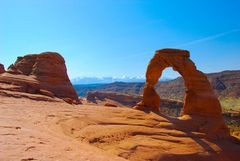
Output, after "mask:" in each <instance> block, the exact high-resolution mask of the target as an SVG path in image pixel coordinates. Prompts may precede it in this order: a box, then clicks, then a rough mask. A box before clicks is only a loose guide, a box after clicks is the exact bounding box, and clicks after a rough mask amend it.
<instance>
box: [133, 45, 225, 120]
mask: <svg viewBox="0 0 240 161" xmlns="http://www.w3.org/2000/svg"><path fill="white" fill-rule="evenodd" d="M189 57H190V54H189V52H188V51H186V50H178V49H162V50H158V51H156V53H155V55H154V57H153V58H152V59H151V61H150V63H149V64H148V67H147V72H146V85H145V88H144V93H143V100H142V101H141V102H140V103H138V105H137V106H136V108H137V109H148V110H151V111H155V112H158V111H159V106H160V97H159V96H158V94H157V93H156V91H155V89H154V87H155V85H156V84H157V83H158V80H159V78H160V77H161V74H162V72H163V70H164V69H165V68H167V67H172V68H173V70H175V71H177V72H178V73H179V74H181V75H182V77H183V79H184V82H185V86H186V94H185V103H184V111H183V114H188V115H200V116H220V115H221V105H220V103H219V101H218V99H217V97H216V96H215V94H214V91H213V89H212V87H211V85H210V83H209V81H208V79H207V77H206V76H205V74H204V73H202V72H201V71H199V70H197V68H196V66H195V64H194V63H193V62H192V61H191V59H190V58H189Z"/></svg>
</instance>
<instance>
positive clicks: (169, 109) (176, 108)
mask: <svg viewBox="0 0 240 161" xmlns="http://www.w3.org/2000/svg"><path fill="white" fill-rule="evenodd" d="M155 90H156V92H157V94H158V95H159V97H160V108H159V110H160V112H161V113H163V114H165V115H167V116H170V117H179V116H181V114H182V110H183V105H184V97H185V84H184V80H183V78H182V76H181V75H180V74H179V73H178V72H177V71H174V70H173V68H172V67H166V68H165V69H163V71H162V74H161V76H160V78H159V83H158V84H157V85H156V86H155Z"/></svg>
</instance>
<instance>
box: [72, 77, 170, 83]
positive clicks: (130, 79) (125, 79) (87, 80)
mask: <svg viewBox="0 0 240 161" xmlns="http://www.w3.org/2000/svg"><path fill="white" fill-rule="evenodd" d="M167 80H170V79H169V78H162V79H161V81H167ZM71 82H72V84H105V83H113V82H129V83H130V82H145V77H139V76H137V77H127V76H122V77H77V78H74V79H71Z"/></svg>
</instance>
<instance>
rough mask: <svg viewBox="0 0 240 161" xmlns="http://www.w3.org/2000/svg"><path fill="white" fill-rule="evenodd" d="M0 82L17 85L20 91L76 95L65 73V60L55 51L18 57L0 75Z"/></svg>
mask: <svg viewBox="0 0 240 161" xmlns="http://www.w3.org/2000/svg"><path fill="white" fill-rule="evenodd" d="M0 82H4V83H9V84H14V85H18V86H19V88H18V89H17V90H19V91H20V92H27V93H33V94H35V93H36V94H43V95H47V96H51V97H53V96H56V97H58V98H64V99H66V98H69V99H72V100H73V102H75V103H77V102H78V96H77V93H76V91H75V90H74V88H73V87H72V84H71V82H70V80H69V78H68V75H67V69H66V66H65V61H64V59H63V57H62V56H61V55H59V54H58V53H55V52H44V53H40V54H30V55H26V56H23V57H18V59H17V61H16V62H15V63H14V64H12V65H11V66H10V67H9V68H8V70H7V71H6V72H5V73H4V74H2V75H1V76H0Z"/></svg>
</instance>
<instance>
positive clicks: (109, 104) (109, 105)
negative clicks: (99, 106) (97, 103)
mask: <svg viewBox="0 0 240 161" xmlns="http://www.w3.org/2000/svg"><path fill="white" fill-rule="evenodd" d="M104 106H107V107H117V105H116V104H114V103H110V102H106V103H105V104H104Z"/></svg>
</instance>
